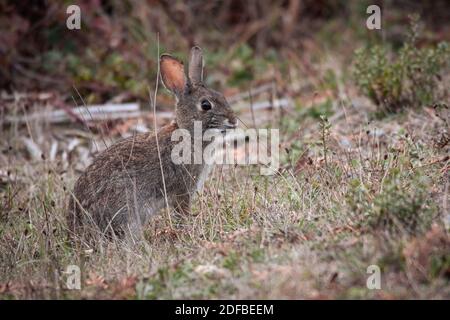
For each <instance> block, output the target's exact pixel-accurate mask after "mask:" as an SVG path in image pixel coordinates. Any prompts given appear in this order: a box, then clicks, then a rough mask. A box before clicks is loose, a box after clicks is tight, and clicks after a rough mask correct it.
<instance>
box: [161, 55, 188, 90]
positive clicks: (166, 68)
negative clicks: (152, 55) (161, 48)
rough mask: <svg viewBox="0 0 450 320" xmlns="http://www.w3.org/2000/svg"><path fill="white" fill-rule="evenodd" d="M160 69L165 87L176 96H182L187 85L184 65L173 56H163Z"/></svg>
mask: <svg viewBox="0 0 450 320" xmlns="http://www.w3.org/2000/svg"><path fill="white" fill-rule="evenodd" d="M160 67H161V78H162V82H163V83H164V86H165V87H166V88H167V89H169V90H170V91H172V92H173V93H174V94H175V95H176V96H179V95H181V94H182V93H183V91H184V89H185V87H186V84H187V81H186V76H185V74H184V66H183V63H182V62H180V61H179V60H177V59H175V58H174V57H172V56H171V55H168V54H163V55H161V58H160Z"/></svg>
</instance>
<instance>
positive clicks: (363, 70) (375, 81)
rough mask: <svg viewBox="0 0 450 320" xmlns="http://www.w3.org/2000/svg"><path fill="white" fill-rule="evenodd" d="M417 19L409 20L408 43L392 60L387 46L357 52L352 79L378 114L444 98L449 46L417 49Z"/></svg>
mask: <svg viewBox="0 0 450 320" xmlns="http://www.w3.org/2000/svg"><path fill="white" fill-rule="evenodd" d="M418 36H419V25H418V18H417V17H412V18H411V31H410V34H409V36H408V39H407V41H406V42H405V43H404V44H403V47H402V48H401V49H400V50H399V52H398V54H397V55H395V57H390V56H391V54H390V52H389V50H388V47H387V46H386V45H376V46H373V47H371V48H362V49H358V50H357V51H356V53H355V63H354V72H353V75H354V78H355V80H356V84H357V86H358V87H359V89H360V90H361V92H362V93H363V94H365V95H366V96H367V97H368V98H369V99H370V100H372V101H373V102H374V103H375V104H376V105H377V106H378V112H377V114H378V115H380V116H381V115H385V114H386V113H392V112H398V111H401V110H404V109H405V108H418V107H422V106H427V105H430V104H434V103H437V102H439V101H441V100H442V99H443V98H445V95H446V94H447V93H446V89H444V88H441V86H440V83H441V81H442V74H444V71H445V70H446V69H447V68H448V67H449V61H450V46H449V44H448V43H446V42H441V43H439V44H438V45H437V46H435V47H432V48H419V47H418V45H417V38H418Z"/></svg>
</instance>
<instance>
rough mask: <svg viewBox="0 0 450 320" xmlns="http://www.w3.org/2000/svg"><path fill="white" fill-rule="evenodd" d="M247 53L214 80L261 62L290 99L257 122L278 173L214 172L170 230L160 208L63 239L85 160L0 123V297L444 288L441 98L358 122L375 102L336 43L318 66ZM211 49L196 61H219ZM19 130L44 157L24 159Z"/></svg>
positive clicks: (370, 294)
mask: <svg viewBox="0 0 450 320" xmlns="http://www.w3.org/2000/svg"><path fill="white" fill-rule="evenodd" d="M349 49H350V48H346V50H349ZM251 50H252V49H251V48H250V47H247V46H245V45H243V46H241V47H238V49H236V56H234V55H230V59H231V61H234V62H233V63H232V64H231V69H232V74H231V76H230V77H229V80H228V81H229V84H230V85H233V86H244V87H245V86H247V85H248V86H249V87H251V85H252V84H250V83H249V82H250V81H255V79H263V80H264V74H267V70H266V69H268V67H267V65H270V66H271V67H270V68H269V69H273V70H272V71H273V72H272V71H271V73H273V75H272V74H271V75H270V80H271V81H276V82H277V86H278V88H281V90H280V93H279V92H276V93H277V94H278V93H279V94H280V95H281V94H285V95H288V97H289V98H292V100H294V104H295V106H296V107H295V108H293V109H291V110H285V113H283V112H272V113H271V114H269V117H268V119H270V121H271V124H272V126H274V127H278V128H279V129H280V138H281V155H280V158H281V167H280V170H279V172H278V174H277V175H274V176H269V177H267V176H261V175H259V168H258V167H245V166H238V167H231V166H223V167H217V168H216V169H215V171H214V174H213V176H212V177H211V179H209V181H207V183H206V185H205V187H204V190H203V192H202V193H200V194H199V195H198V196H197V198H196V200H195V201H194V207H193V214H192V215H190V216H186V217H177V218H175V217H174V219H173V222H174V226H175V227H174V229H172V228H171V226H170V223H169V221H167V219H166V216H165V215H164V214H161V215H159V216H157V217H155V218H154V219H152V220H151V222H150V224H149V225H148V226H147V227H146V230H145V238H146V241H144V242H142V243H139V244H137V245H134V246H132V245H130V244H129V243H122V242H120V241H112V242H104V243H100V244H99V245H98V247H97V249H96V250H88V249H86V248H79V247H73V246H72V245H71V243H70V242H69V240H68V231H67V224H66V221H65V207H66V202H67V199H68V196H69V195H70V192H71V190H72V188H73V185H74V182H75V180H76V178H77V176H78V175H79V174H80V172H81V171H82V170H83V169H84V168H85V167H86V165H87V162H88V161H89V160H90V159H91V157H92V154H91V152H90V149H89V148H90V143H91V142H90V141H86V139H85V138H83V136H86V134H85V133H84V134H79V133H76V134H73V133H70V134H69V133H68V132H67V130H66V129H67V128H56V126H52V127H50V126H49V125H48V124H45V123H28V124H27V126H26V127H19V126H16V125H11V126H6V125H3V124H2V127H1V131H2V136H3V137H5V138H4V139H2V140H0V299H35V298H39V299H50V298H57V299H77V298H92V299H104V298H113V299H195V298H199V299H214V298H216V299H217V298H223V299H228V298H231V299H235V298H242V299H271V298H272V299H298V298H306V299H310V298H321V299H336V298H343V299H352V298H373V299H391V298H402V299H411V298H429V299H449V298H450V286H449V279H450V264H449V261H450V257H449V252H450V240H449V225H450V220H449V219H450V217H449V215H448V184H449V183H448V182H449V176H448V174H449V157H448V154H449V152H448V151H449V150H448V148H449V144H448V129H449V128H448V120H447V117H446V116H445V112H447V111H448V107H447V105H446V104H444V103H443V104H440V105H439V108H435V109H432V108H430V107H427V106H426V105H424V106H422V108H405V109H404V110H403V111H404V112H402V113H397V114H389V116H387V117H384V118H378V119H375V120H369V118H370V114H371V113H373V112H374V111H376V110H379V108H380V106H379V105H377V104H376V101H370V100H368V99H364V98H363V97H361V96H359V95H358V94H357V93H356V90H355V88H353V85H352V83H351V82H350V81H348V80H347V79H348V74H347V73H346V72H345V70H346V68H345V67H344V66H346V65H348V63H342V64H339V63H336V60H338V58H336V57H338V56H339V55H338V54H336V53H333V54H332V56H333V59H332V61H331V62H330V61H326V60H327V57H328V58H331V57H330V56H331V55H330V54H329V53H328V55H324V54H323V52H321V53H322V54H315V53H314V52H306V53H305V55H306V56H311V61H313V63H312V66H307V63H304V61H300V59H298V57H297V56H295V55H293V56H290V58H291V59H290V60H289V61H290V63H291V64H288V63H284V62H282V63H276V59H275V58H273V59H272V58H270V59H267V60H266V62H267V64H264V63H259V60H258V61H256V60H254V58H253V55H254V52H252V51H251ZM226 53H227V52H226V51H225V52H224V51H220V50H218V52H215V53H214V54H211V55H208V59H212V60H214V59H216V60H217V61H216V63H219V62H218V61H220V60H221V57H222V56H223V55H224V54H226ZM228 54H229V53H228ZM269 56H270V54H269ZM342 56H348V55H346V54H342ZM318 57H320V59H319V58H318ZM313 58H314V59H316V60H318V61H315V62H314V59H313ZM346 58H347V57H346ZM346 58H345V59H346ZM117 59H118V60H116V59H113V58H111V61H109V62H110V63H111V64H110V65H109V67H107V68H106V69H107V70H108V72H112V71H114V68H113V67H114V65H116V64H117V63H118V62H121V61H120V59H119V58H117ZM260 59H263V58H260ZM241 60H242V61H241ZM305 60H307V59H305ZM311 61H306V62H308V63H309V62H311ZM76 62H77V61H75V62H74V64H75V65H77V63H76ZM84 62H86V61H84ZM109 62H108V63H109ZM213 62H214V61H213ZM119 64H120V63H119ZM248 65H249V66H250V67H249V68H247V69H246V68H245V67H243V66H248ZM261 66H263V68H261ZM302 66H303V67H302ZM266 67H267V68H266ZM87 68H88V69H89V66H87ZM126 68H128V67H126ZM129 68H131V69H130V70H128V69H126V71H127V72H125V73H126V74H128V72H131V73H129V74H132V73H133V72H132V71H133V68H134V66H130V67H129ZM258 68H261V69H262V70H259V71H258ZM277 68H283V73H282V74H281V71H280V70H278V69H277ZM75 69H76V70H78V72H80V74H79V77H81V78H82V77H84V76H85V75H84V74H83V72H84V71H83V68H82V69H79V68H75ZM106 69H105V70H106ZM144 69H145V68H143V70H144ZM244 69H245V70H244ZM284 69H286V70H284ZM111 70H112V71H111ZM242 70H244V71H242ZM248 70H251V71H250V72H248ZM311 70H313V71H311ZM116 71H117V74H118V75H120V74H122V72H120V70H116ZM145 72H147V71H145ZM363 73H364V76H370V74H369V72H366V71H363ZM217 74H219V75H220V71H217ZM281 75H289V77H288V79H285V78H284V77H283V76H281ZM305 75H307V76H305ZM210 76H211V77H210V78H212V79H213V82H220V81H217V80H218V79H225V78H226V77H225V76H223V75H220V76H219V77H217V75H216V76H215V75H214V74H211V75H210ZM444 76H446V74H445V75H444ZM214 79H215V80H214ZM122 80H124V81H125V82H124V83H127V82H126V80H127V79H122ZM111 81H112V82H113V83H116V82H117V79H116V80H114V79H112V80H111ZM130 85H131V87H133V86H132V83H131V84H130ZM253 85H254V83H253ZM305 88H306V89H305ZM136 90H137V92H139V90H140V89H139V88H137V89H136ZM132 91H133V90H132ZM281 91H282V93H281ZM388 91H389V92H388V93H389V94H391V95H393V94H395V90H392V89H389V90H388ZM296 92H300V93H301V94H297V93H296ZM272 94H273V92H271V93H270V95H271V96H270V98H269V99H272V98H274V97H273V96H272ZM365 94H366V95H367V93H365ZM291 95H292V96H291ZM309 97H312V99H309ZM369 98H370V95H369ZM97 99H98V97H93V98H92V99H91V100H92V101H97ZM88 100H89V99H88ZM374 102H375V104H374ZM16 104H17V105H15V106H14V107H15V108H16V109H17V111H18V112H22V111H23V110H24V109H25V107H24V106H23V105H21V102H20V100H18V101H17V102H16ZM246 116H247V117H246ZM256 116H257V118H258V119H257V120H259V118H264V115H262V114H261V117H259V116H260V113H258V114H256ZM239 117H240V118H241V119H243V120H244V121H245V123H247V124H251V123H252V119H251V118H249V116H248V114H247V115H245V114H239ZM266 125H267V126H268V125H269V124H268V123H264V124H262V126H266ZM72 129H73V128H72ZM100 131H101V130H100ZM93 135H94V138H95V139H96V140H99V141H100V137H99V134H93ZM74 136H75V138H74ZM24 137H28V138H30V140H32V141H34V143H35V144H36V145H38V146H39V148H40V149H41V150H43V151H44V154H45V155H46V156H45V157H38V156H36V155H33V154H30V150H29V148H28V149H27V147H26V145H25V144H24V143H23V138H24ZM109 138H110V137H108V139H106V140H107V141H108V142H109V141H110V139H109ZM53 141H57V142H58V146H59V147H58V148H59V149H58V152H57V154H56V157H53V158H52V157H49V156H48V154H49V153H50V150H51V149H52V142H53ZM69 146H71V147H69ZM74 146H75V147H74ZM86 155H88V157H87V158H86ZM52 159H53V160H52ZM70 265H77V266H79V268H80V270H81V276H82V279H81V280H82V281H81V283H82V287H81V290H69V289H68V288H67V286H66V281H67V279H68V276H69V275H68V274H67V273H66V270H67V267H68V266H70ZM370 265H377V266H379V267H380V269H381V280H382V284H381V290H369V289H368V288H367V287H366V281H367V278H368V276H369V274H368V273H367V268H368V267H369V266H370Z"/></svg>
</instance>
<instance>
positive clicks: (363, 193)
mask: <svg viewBox="0 0 450 320" xmlns="http://www.w3.org/2000/svg"><path fill="white" fill-rule="evenodd" d="M371 189H372V190H371ZM373 189H374V188H370V186H366V185H363V184H361V183H360V182H359V181H354V183H353V185H352V187H351V188H350V192H349V194H348V195H347V204H348V205H349V208H350V210H351V211H352V213H351V215H352V216H353V217H354V218H355V219H354V221H355V222H356V224H357V225H358V226H359V227H361V228H363V229H366V230H372V231H382V232H385V233H387V234H391V235H395V234H402V233H406V234H415V233H421V232H423V231H425V230H428V229H429V227H430V225H431V222H432V220H433V217H434V216H435V215H436V213H437V207H436V205H435V204H434V203H433V202H432V200H431V199H430V196H429V189H430V188H429V183H428V182H427V179H426V177H425V176H424V175H421V174H419V173H416V174H412V173H405V172H403V173H402V172H401V171H400V170H398V169H393V171H392V172H391V173H390V174H389V175H388V176H387V177H386V178H384V179H383V181H382V182H381V185H380V186H379V188H377V189H378V190H373Z"/></svg>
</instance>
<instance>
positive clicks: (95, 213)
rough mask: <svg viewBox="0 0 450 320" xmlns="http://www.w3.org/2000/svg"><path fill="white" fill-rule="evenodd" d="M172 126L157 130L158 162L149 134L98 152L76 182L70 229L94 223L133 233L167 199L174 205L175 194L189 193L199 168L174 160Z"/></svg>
mask: <svg viewBox="0 0 450 320" xmlns="http://www.w3.org/2000/svg"><path fill="white" fill-rule="evenodd" d="M176 128H177V127H176V125H171V126H168V127H165V128H163V129H162V130H161V131H160V132H159V133H158V142H159V148H160V156H161V161H160V158H159V156H158V152H157V150H158V149H157V145H156V138H155V135H153V134H137V135H135V136H132V137H129V138H126V139H123V140H121V141H119V142H117V143H115V144H114V145H112V146H111V147H109V148H108V149H107V150H105V151H104V152H102V153H101V154H99V155H98V156H97V157H96V158H95V159H94V161H93V163H92V164H91V165H90V166H89V167H88V168H87V169H86V171H85V172H84V173H83V174H82V175H81V176H80V178H79V179H78V181H77V182H76V184H75V188H74V194H73V197H72V199H71V200H70V207H69V215H70V216H69V217H68V218H69V224H70V227H71V229H73V230H76V229H77V227H79V226H86V225H89V224H90V223H92V222H94V223H95V224H96V225H97V226H98V227H99V228H100V230H101V231H102V232H105V231H108V229H110V230H112V231H114V232H115V233H119V234H120V233H122V232H123V229H124V227H127V228H131V229H132V231H133V230H134V229H139V228H140V227H141V226H142V225H143V224H145V223H146V222H147V221H148V218H149V217H150V216H152V215H153V214H155V213H157V212H158V211H159V210H160V209H161V208H162V207H164V206H165V200H166V197H167V200H168V202H169V204H171V205H172V204H173V202H174V201H176V199H177V198H178V197H179V196H183V195H190V194H192V193H193V192H194V191H195V189H196V179H195V177H197V176H199V174H200V173H201V172H202V169H203V168H202V166H201V165H176V164H174V163H173V162H172V159H171V151H172V147H173V144H174V142H172V141H171V133H172V132H173V131H174V130H175V129H176ZM161 166H162V169H163V170H162V171H163V172H164V181H163V178H162V174H161ZM164 187H165V188H164Z"/></svg>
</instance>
